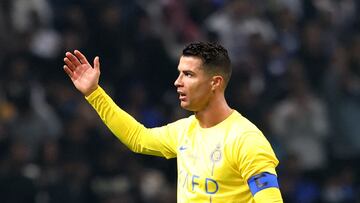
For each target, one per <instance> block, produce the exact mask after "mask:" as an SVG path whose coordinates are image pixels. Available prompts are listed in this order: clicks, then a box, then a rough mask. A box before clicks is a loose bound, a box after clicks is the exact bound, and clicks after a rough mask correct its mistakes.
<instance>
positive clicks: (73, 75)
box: [64, 50, 100, 96]
mask: <svg viewBox="0 0 360 203" xmlns="http://www.w3.org/2000/svg"><path fill="white" fill-rule="evenodd" d="M64 62H65V64H66V65H64V70H65V72H66V73H67V74H68V76H69V77H70V79H71V81H72V82H73V83H74V86H75V87H76V89H78V90H79V91H80V92H81V93H82V94H83V95H85V96H89V95H90V94H91V93H92V92H93V91H95V90H96V88H97V87H98V84H99V77H100V61H99V57H98V56H97V57H95V58H94V67H92V66H91V65H90V63H89V62H88V61H87V59H86V57H85V56H84V55H83V54H82V53H81V52H80V51H78V50H75V51H74V54H72V53H70V52H66V53H65V58H64Z"/></svg>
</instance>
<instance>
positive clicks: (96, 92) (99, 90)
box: [85, 86, 105, 102]
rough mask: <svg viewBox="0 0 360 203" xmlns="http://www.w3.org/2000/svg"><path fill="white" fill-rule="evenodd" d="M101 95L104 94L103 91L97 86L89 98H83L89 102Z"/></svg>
mask: <svg viewBox="0 0 360 203" xmlns="http://www.w3.org/2000/svg"><path fill="white" fill-rule="evenodd" d="M103 93H105V91H104V89H103V88H101V87H100V86H98V87H97V88H96V89H95V90H94V91H93V92H92V93H91V94H90V95H89V96H85V99H86V100H87V101H89V102H90V101H92V100H94V99H95V98H96V97H98V96H99V95H101V94H103Z"/></svg>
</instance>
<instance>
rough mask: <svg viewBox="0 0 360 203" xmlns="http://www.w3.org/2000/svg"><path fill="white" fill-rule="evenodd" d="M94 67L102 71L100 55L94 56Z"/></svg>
mask: <svg viewBox="0 0 360 203" xmlns="http://www.w3.org/2000/svg"><path fill="white" fill-rule="evenodd" d="M94 69H95V70H96V71H99V72H100V58H99V57H98V56H96V57H95V58H94Z"/></svg>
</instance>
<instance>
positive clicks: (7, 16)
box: [0, 0, 360, 203]
mask: <svg viewBox="0 0 360 203" xmlns="http://www.w3.org/2000/svg"><path fill="white" fill-rule="evenodd" d="M359 13H360V2H359V1H357V0H341V1H338V0H267V1H260V0H197V1H191V0H117V1H115V0H1V1H0V50H1V52H0V73H1V74H0V202H2V203H18V202H26V203H64V202H67V203H82V202H86V203H149V202H157V203H162V202H164V203H165V202H167V203H168V202H176V160H164V159H163V158H158V157H150V156H145V155H139V154H134V153H132V152H130V151H129V150H128V149H127V148H126V147H125V146H124V145H122V144H121V143H120V142H119V141H118V140H117V139H116V138H115V137H114V136H113V135H112V134H111V132H110V131H109V130H108V129H107V128H106V127H105V125H104V124H103V123H102V122H101V120H100V119H99V118H98V117H97V114H96V113H95V111H94V110H93V109H91V107H90V106H89V105H88V104H87V102H86V101H85V99H84V98H83V96H82V95H80V93H79V92H78V91H76V89H75V88H74V87H73V86H72V83H71V81H70V80H69V79H68V77H67V75H66V74H65V73H64V72H63V69H62V67H63V65H64V64H63V57H64V54H65V52H66V51H73V50H75V49H78V50H81V51H82V52H83V53H85V55H86V56H87V57H88V60H89V61H92V59H93V58H94V57H95V56H97V55H98V56H100V63H101V71H102V73H101V78H100V84H101V85H102V86H103V87H104V89H106V91H107V92H108V93H109V94H110V95H111V96H112V98H113V99H114V100H115V101H116V103H117V104H118V105H119V106H120V107H122V108H123V109H125V110H126V111H127V112H129V113H130V114H131V115H133V116H134V117H135V118H136V119H138V120H139V121H140V122H141V123H142V124H144V125H145V126H147V127H154V126H159V125H163V124H166V123H168V122H172V121H175V120H177V119H179V118H182V117H184V116H188V115H190V113H189V112H185V111H183V110H182V109H180V107H179V101H178V99H177V94H176V90H175V87H174V85H173V82H174V80H175V79H176V77H177V63H178V57H179V56H180V54H181V50H182V48H183V47H184V45H185V44H187V43H188V42H192V41H200V40H201V41H217V42H220V43H221V44H222V45H224V46H225V47H226V48H227V49H228V50H229V54H230V56H231V59H232V62H233V76H232V81H231V82H230V84H229V87H228V90H227V93H226V94H227V95H226V96H227V98H228V101H229V103H230V105H231V106H232V107H233V108H235V109H236V110H238V111H239V112H240V113H242V114H243V115H244V116H246V117H247V118H249V119H250V120H251V121H252V122H254V123H255V124H256V125H257V126H258V127H259V128H260V129H261V130H262V131H263V132H264V134H265V136H266V137H267V138H268V139H269V141H270V142H271V144H272V146H273V148H274V150H275V152H276V154H277V156H278V158H279V160H280V165H279V168H278V177H279V182H280V187H281V190H282V194H283V198H284V201H285V202H287V203H350V202H360V195H359V194H360V179H359V178H360V177H359V175H360V172H359V171H360V164H359V161H360V15H359Z"/></svg>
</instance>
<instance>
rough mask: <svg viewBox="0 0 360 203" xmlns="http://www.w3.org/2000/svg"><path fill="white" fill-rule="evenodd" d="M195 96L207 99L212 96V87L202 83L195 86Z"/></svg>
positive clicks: (193, 91)
mask: <svg viewBox="0 0 360 203" xmlns="http://www.w3.org/2000/svg"><path fill="white" fill-rule="evenodd" d="M191 92H192V95H193V98H194V99H196V100H207V98H208V97H209V96H210V93H211V89H210V87H209V86H208V85H205V84H202V85H197V86H194V87H193V88H192V90H191Z"/></svg>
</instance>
